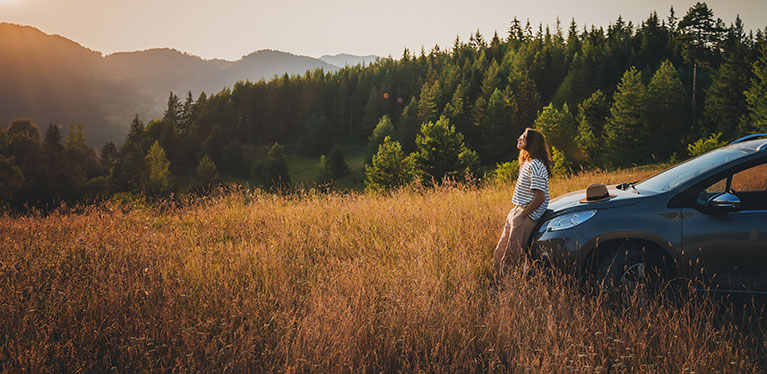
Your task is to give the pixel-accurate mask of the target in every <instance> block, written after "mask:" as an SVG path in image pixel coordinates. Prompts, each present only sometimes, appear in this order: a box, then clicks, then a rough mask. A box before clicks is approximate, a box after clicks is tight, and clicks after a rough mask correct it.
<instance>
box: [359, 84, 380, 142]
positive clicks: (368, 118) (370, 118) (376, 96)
mask: <svg viewBox="0 0 767 374" xmlns="http://www.w3.org/2000/svg"><path fill="white" fill-rule="evenodd" d="M380 111H381V95H380V93H379V91H378V88H377V87H376V86H373V87H372V88H371V89H370V93H369V94H368V99H367V102H366V103H365V109H364V111H363V115H362V131H363V133H364V134H369V133H370V131H371V130H372V129H373V128H374V127H375V125H376V121H377V120H378V118H379V116H380Z"/></svg>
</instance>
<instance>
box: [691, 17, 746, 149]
mask: <svg viewBox="0 0 767 374" xmlns="http://www.w3.org/2000/svg"><path fill="white" fill-rule="evenodd" d="M742 27H743V25H742V22H741V21H740V17H738V18H736V20H735V25H733V27H732V28H731V29H730V32H729V33H728V42H727V45H728V46H729V47H728V48H727V49H726V50H725V53H724V61H723V62H722V64H721V65H719V69H718V70H717V72H716V75H715V76H714V80H713V82H712V83H711V86H710V87H709V88H708V90H707V91H706V101H705V106H704V109H703V119H704V123H705V128H704V132H705V133H706V134H708V133H712V132H713V133H722V134H727V138H728V139H734V138H735V137H737V136H739V135H745V134H742V133H740V132H741V131H740V130H743V131H747V130H746V129H745V128H741V127H740V125H741V123H747V122H748V108H747V106H746V105H747V101H746V96H745V92H746V90H748V88H749V81H750V76H751V63H750V62H749V58H748V54H749V51H748V49H749V48H748V47H747V46H746V45H744V43H743V37H744V36H743V28H742ZM697 135H698V136H702V135H704V134H697Z"/></svg>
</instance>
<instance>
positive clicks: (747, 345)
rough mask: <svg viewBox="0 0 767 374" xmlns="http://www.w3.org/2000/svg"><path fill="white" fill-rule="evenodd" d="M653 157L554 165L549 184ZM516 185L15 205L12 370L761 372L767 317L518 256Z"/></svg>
mask: <svg viewBox="0 0 767 374" xmlns="http://www.w3.org/2000/svg"><path fill="white" fill-rule="evenodd" d="M654 171H656V170H654V169H652V168H651V169H631V170H624V171H616V172H610V173H603V172H589V173H582V174H580V175H578V176H574V177H568V178H555V179H553V181H552V184H551V189H552V196H556V195H559V194H562V193H564V192H567V191H570V190H574V189H581V188H585V187H586V186H587V185H588V184H590V183H592V182H603V183H608V184H609V183H619V182H626V181H633V180H637V179H639V178H641V177H643V176H647V175H649V174H651V173H653V172H654ZM512 188H513V186H512V185H488V186H483V187H475V186H465V185H448V186H443V187H439V188H436V189H421V188H417V187H412V188H406V189H402V190H399V191H395V192H392V193H390V194H385V195H370V194H362V193H357V192H345V193H316V192H313V191H304V192H300V193H291V194H282V195H280V194H265V193H262V192H258V191H243V190H237V189H231V190H228V191H222V192H221V193H219V194H218V195H215V196H211V197H206V198H197V199H190V200H188V201H183V202H180V203H164V204H157V205H144V206H142V205H141V204H137V205H134V206H118V205H115V204H110V203H104V204H101V205H98V206H91V207H87V208H84V209H80V210H62V211H60V212H57V213H54V214H50V215H46V216H41V215H34V214H32V215H27V216H9V215H5V216H0V289H1V290H2V291H0V370H1V371H3V372H99V373H100V372H190V371H195V372H221V373H226V372H234V373H239V372H255V373H261V372H332V373H338V372H354V373H357V372H371V373H377V372H400V371H401V372H493V373H494V372H515V373H525V372H531V373H538V372H544V373H568V372H573V373H586V372H594V373H656V372H659V373H671V372H674V373H717V372H721V373H752V372H753V373H758V372H764V371H765V370H767V343H766V342H767V328H766V327H765V326H764V321H765V318H764V317H765V314H764V312H763V311H761V310H760V309H759V307H757V306H755V305H746V306H743V307H740V306H738V307H733V306H727V305H722V304H720V303H719V302H718V301H716V300H710V299H706V298H703V297H691V298H690V299H689V300H683V301H682V302H681V303H680V302H670V301H666V300H665V299H658V300H655V301H651V302H649V303H636V302H632V300H633V299H632V297H634V296H632V295H627V296H626V300H624V302H619V303H616V302H613V301H610V300H608V299H607V298H606V297H605V296H603V295H601V294H599V293H592V292H584V291H583V290H582V288H581V287H579V285H578V282H575V281H574V280H573V279H572V278H571V277H570V276H568V275H567V274H548V273H545V272H537V273H535V275H533V276H532V277H526V276H524V274H523V273H522V271H521V270H520V269H513V270H512V271H511V274H510V276H509V279H508V282H507V283H506V287H504V288H503V289H502V290H501V291H499V292H497V293H496V292H493V291H491V285H492V272H491V268H492V250H493V248H494V246H495V243H496V241H497V239H498V235H499V234H500V230H501V228H502V225H503V221H504V219H505V216H506V213H507V211H508V209H510V207H511V205H510V204H511V203H510V200H511V193H512Z"/></svg>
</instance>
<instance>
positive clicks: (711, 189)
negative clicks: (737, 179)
mask: <svg viewBox="0 0 767 374" xmlns="http://www.w3.org/2000/svg"><path fill="white" fill-rule="evenodd" d="M726 190H727V178H722V180H720V181H718V182H716V183H714V184H712V185H710V186H708V188H706V189H705V190H704V191H703V192H705V193H708V194H714V193H721V192H724V191H726Z"/></svg>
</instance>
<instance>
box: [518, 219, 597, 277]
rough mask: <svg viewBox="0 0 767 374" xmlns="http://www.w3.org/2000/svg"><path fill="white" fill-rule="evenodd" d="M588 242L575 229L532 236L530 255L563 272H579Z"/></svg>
mask: <svg viewBox="0 0 767 374" xmlns="http://www.w3.org/2000/svg"><path fill="white" fill-rule="evenodd" d="M587 242H588V240H587V239H586V238H585V237H584V236H583V235H582V234H581V233H579V232H578V231H577V230H576V229H575V228H570V229H565V230H558V231H550V230H546V231H544V232H538V230H536V231H535V232H533V234H532V245H531V247H530V252H531V255H532V256H533V257H534V258H536V259H539V260H542V261H544V262H546V263H549V264H551V265H553V266H555V267H557V268H560V269H562V270H565V271H569V272H572V271H580V270H581V269H582V268H583V267H582V262H583V258H584V253H585V252H586V251H584V249H585V248H583V247H584V245H586V243H587Z"/></svg>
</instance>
